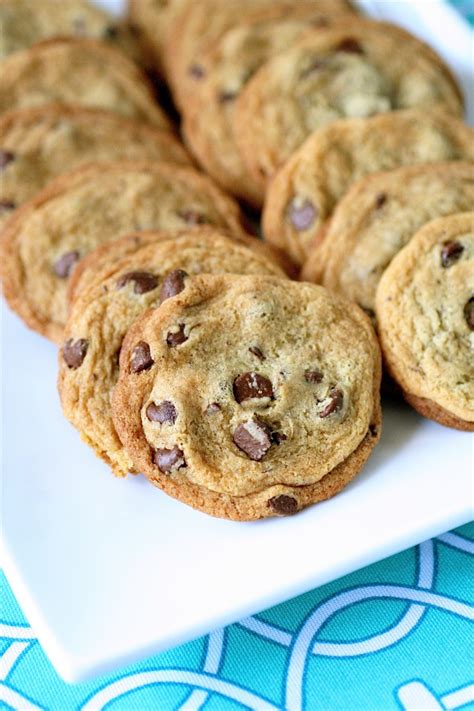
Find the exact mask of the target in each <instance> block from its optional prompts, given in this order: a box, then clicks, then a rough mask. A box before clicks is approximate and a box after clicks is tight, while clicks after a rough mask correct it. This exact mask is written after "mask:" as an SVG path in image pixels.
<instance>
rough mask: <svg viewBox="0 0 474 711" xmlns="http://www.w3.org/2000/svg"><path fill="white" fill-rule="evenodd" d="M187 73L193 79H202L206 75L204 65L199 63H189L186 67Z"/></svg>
mask: <svg viewBox="0 0 474 711" xmlns="http://www.w3.org/2000/svg"><path fill="white" fill-rule="evenodd" d="M188 74H189V76H190V77H192V78H193V79H203V78H204V77H205V76H206V72H205V70H204V67H201V65H200V64H191V66H190V67H189V68H188Z"/></svg>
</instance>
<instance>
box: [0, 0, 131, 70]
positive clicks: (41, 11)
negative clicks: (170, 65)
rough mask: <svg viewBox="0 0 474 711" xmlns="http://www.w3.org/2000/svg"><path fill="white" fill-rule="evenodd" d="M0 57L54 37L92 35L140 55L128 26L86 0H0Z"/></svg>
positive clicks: (3, 57) (128, 52) (129, 52)
mask: <svg viewBox="0 0 474 711" xmlns="http://www.w3.org/2000/svg"><path fill="white" fill-rule="evenodd" d="M0 28H1V30H2V31H1V32H0V59H5V57H7V56H8V55H10V54H12V53H13V52H18V51H20V50H22V49H28V48H29V47H31V46H32V45H33V44H36V43H37V42H41V41H42V40H46V39H51V38H53V37H91V38H93V39H98V40H104V41H105V42H107V43H109V44H111V45H112V46H114V47H117V48H119V49H121V50H123V51H124V52H126V53H127V54H128V55H129V56H130V57H131V58H133V59H134V60H138V59H140V58H141V54H140V52H139V49H138V46H137V42H136V40H135V38H134V36H133V33H132V32H131V31H130V30H129V29H128V28H127V26H126V25H125V24H124V23H123V22H120V21H117V20H116V19H115V18H113V17H112V15H109V13H107V12H105V11H104V10H102V9H101V8H99V7H97V6H96V5H95V4H93V3H91V2H87V0H0Z"/></svg>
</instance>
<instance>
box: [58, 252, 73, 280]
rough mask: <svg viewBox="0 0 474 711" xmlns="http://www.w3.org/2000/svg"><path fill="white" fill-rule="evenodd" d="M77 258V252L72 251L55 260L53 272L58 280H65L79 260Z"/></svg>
mask: <svg viewBox="0 0 474 711" xmlns="http://www.w3.org/2000/svg"><path fill="white" fill-rule="evenodd" d="M79 256H80V255H79V252H76V251H75V250H73V251H72V252H66V253H65V254H63V255H62V256H61V257H59V259H57V260H56V261H55V262H54V264H53V270H54V273H55V274H56V276H58V277H59V278H60V279H67V277H68V276H69V275H70V273H71V272H72V269H73V267H74V266H75V264H76V262H77V261H78V260H79Z"/></svg>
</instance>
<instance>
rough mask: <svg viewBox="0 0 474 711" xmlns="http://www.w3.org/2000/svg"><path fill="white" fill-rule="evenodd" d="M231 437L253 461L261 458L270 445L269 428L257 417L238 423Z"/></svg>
mask: <svg viewBox="0 0 474 711" xmlns="http://www.w3.org/2000/svg"><path fill="white" fill-rule="evenodd" d="M232 439H233V441H234V444H235V445H236V446H237V447H238V448H239V449H240V450H241V451H242V452H244V453H245V454H246V455H247V457H248V458H249V459H252V460H253V461H255V462H259V461H260V460H261V459H263V457H264V456H265V454H266V453H267V452H268V450H269V449H270V447H271V446H272V441H271V431H270V428H269V427H268V425H267V424H266V423H265V422H263V421H262V420H260V419H259V418H258V417H254V418H253V420H249V421H248V422H243V423H242V424H241V425H238V427H236V429H235V431H234V435H233V437H232Z"/></svg>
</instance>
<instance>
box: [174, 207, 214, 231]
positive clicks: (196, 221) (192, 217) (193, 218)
mask: <svg viewBox="0 0 474 711" xmlns="http://www.w3.org/2000/svg"><path fill="white" fill-rule="evenodd" d="M178 217H180V218H181V219H182V220H184V221H185V222H186V224H187V225H191V226H193V227H194V226H195V225H208V224H209V220H208V219H207V217H206V216H205V215H202V214H201V213H200V212H198V211H197V210H180V212H178Z"/></svg>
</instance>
